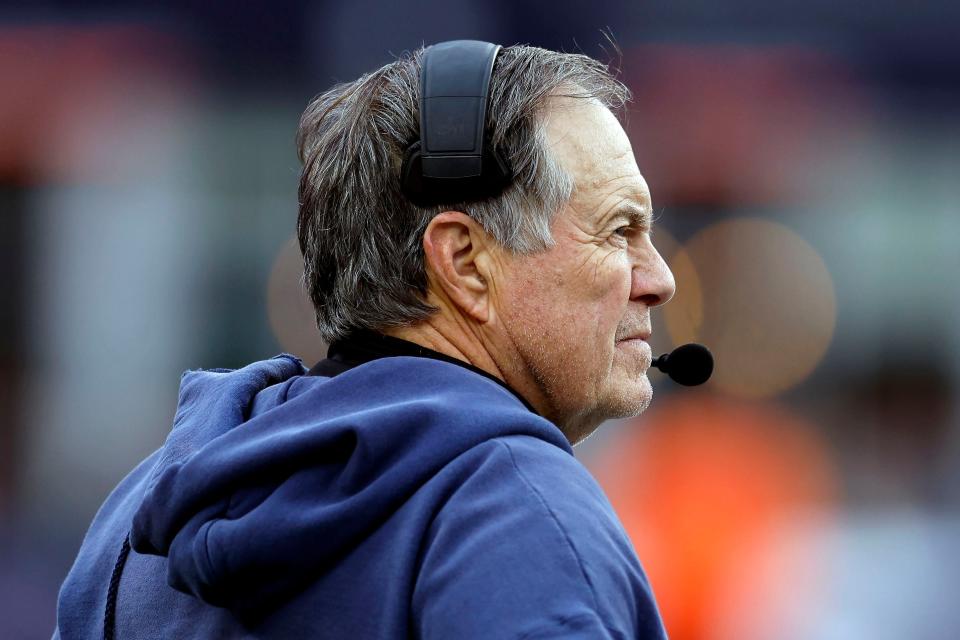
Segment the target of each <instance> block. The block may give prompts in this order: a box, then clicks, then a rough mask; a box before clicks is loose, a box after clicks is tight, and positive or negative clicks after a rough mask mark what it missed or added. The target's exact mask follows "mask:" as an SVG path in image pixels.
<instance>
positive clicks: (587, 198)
mask: <svg viewBox="0 0 960 640" xmlns="http://www.w3.org/2000/svg"><path fill="white" fill-rule="evenodd" d="M544 125H545V130H546V137H547V145H548V146H549V147H550V150H551V152H552V153H553V154H554V157H555V158H556V159H557V160H558V161H559V162H560V164H561V166H562V167H563V168H564V169H565V170H566V171H567V173H568V174H569V175H570V176H571V177H572V178H573V179H574V183H575V195H574V200H576V201H579V202H580V203H581V204H591V205H596V204H599V202H598V201H602V200H605V199H609V198H611V197H616V196H622V197H623V198H625V199H630V200H634V201H636V203H637V204H639V205H641V206H643V205H647V206H649V202H650V194H649V189H648V187H647V183H646V181H645V180H644V179H643V176H642V175H641V174H640V169H639V168H638V167H637V161H636V159H635V158H634V156H633V148H632V146H631V145H630V139H629V138H628V137H627V134H626V132H625V131H624V130H623V127H622V126H621V125H620V123H619V122H618V121H617V118H616V117H615V116H614V115H613V113H611V112H610V110H609V109H607V108H606V107H605V106H603V104H601V103H600V102H599V101H598V100H596V99H592V98H591V99H584V98H570V97H554V98H551V100H550V103H549V106H548V108H547V110H546V113H545V115H544Z"/></svg>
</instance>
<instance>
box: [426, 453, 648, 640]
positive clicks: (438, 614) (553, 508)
mask: <svg viewBox="0 0 960 640" xmlns="http://www.w3.org/2000/svg"><path fill="white" fill-rule="evenodd" d="M477 449H481V451H477V452H475V454H474V456H473V457H474V460H473V468H472V469H471V471H470V473H469V474H468V475H467V476H466V477H465V479H464V480H463V481H462V482H461V483H459V484H458V485H457V486H456V489H455V490H454V492H453V493H452V495H451V496H450V497H449V499H448V500H447V502H446V503H445V505H444V506H443V508H442V509H441V510H440V512H439V513H438V514H437V515H436V517H435V519H434V522H433V524H432V526H431V528H430V530H429V533H428V536H427V540H426V543H425V551H424V552H423V558H422V563H421V566H420V571H419V574H418V577H417V582H416V585H415V588H414V596H413V611H414V625H415V628H416V630H417V631H418V635H419V637H421V638H424V639H427V640H435V639H441V638H443V639H446V638H462V639H464V640H470V639H473V638H477V639H479V638H504V639H506V638H516V639H521V638H522V639H525V640H526V639H533V638H571V639H572V638H591V639H596V638H600V639H607V638H609V639H615V640H621V639H626V638H665V634H664V633H663V627H662V624H661V623H660V618H659V615H658V614H657V612H656V605H655V603H654V601H653V596H652V593H651V592H650V589H649V585H648V584H647V582H646V577H645V576H643V572H642V569H640V565H639V561H637V559H636V554H634V553H633V549H632V547H631V546H630V543H629V541H628V540H627V539H626V534H625V533H624V532H623V528H622V526H620V525H619V521H617V520H616V516H615V515H614V514H613V510H612V508H611V507H610V506H609V503H608V502H607V501H606V499H605V497H604V496H603V493H602V491H601V490H600V488H599V486H597V485H596V482H594V481H593V478H592V477H591V476H590V474H589V473H588V472H587V471H586V469H585V468H584V467H583V466H582V465H580V463H579V462H577V461H576V459H575V458H574V457H573V456H571V455H570V454H569V453H567V452H566V451H563V450H561V449H559V448H557V447H555V446H553V445H551V444H549V443H546V442H544V441H542V440H538V439H536V438H532V437H527V436H511V437H507V438H498V439H496V440H492V441H490V442H488V443H486V444H485V445H483V446H482V447H478V448H477Z"/></svg>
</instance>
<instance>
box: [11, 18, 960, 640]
mask: <svg viewBox="0 0 960 640" xmlns="http://www.w3.org/2000/svg"><path fill="white" fill-rule="evenodd" d="M958 22H960V4H958V3H955V2H947V1H946V0H942V1H935V2H926V3H911V4H909V5H908V4H905V3H902V2H893V1H890V0H878V1H876V2H872V3H854V2H836V1H835V0H806V2H803V3H769V2H765V1H761V0H728V1H726V2H723V3H716V2H708V1H706V0H700V1H693V0H687V1H681V0H672V1H667V0H659V1H642V2H641V1H635V0H634V1H630V2H627V1H626V0H620V1H612V2H592V3H582V2H574V1H572V0H552V1H550V2H520V1H516V0H483V1H481V0H444V1H443V2H440V1H439V0H434V1H431V2H421V3H412V2H404V3H389V2H381V1H378V0H352V1H350V2H305V1H274V2H271V3H206V2H199V1H197V0H180V1H173V2H163V3H160V2H148V1H145V0H132V1H128V2H124V3H111V2H97V1H94V2H85V3H82V6H80V3H70V2H62V1H60V2H52V1H46V0H36V1H34V2H31V3H29V5H26V3H24V6H22V7H17V6H11V5H9V4H4V5H3V7H2V8H0V77H2V79H3V84H2V90H0V267H2V273H3V284H2V286H0V310H2V313H0V592H2V593H3V594H4V596H3V598H2V599H0V637H2V638H46V637H49V636H50V634H51V632H52V630H53V626H54V623H55V608H56V596H57V590H58V588H59V585H60V582H61V581H62V580H63V578H64V576H65V575H66V573H67V571H68V570H69V568H70V565H71V563H72V560H73V558H74V555H75V554H76V552H77V550H78V548H79V546H80V543H81V540H82V537H83V534H84V532H85V530H86V527H87V526H88V524H89V522H90V520H91V519H92V517H93V515H94V513H95V511H96V509H97V507H98V506H99V505H100V503H101V502H102V501H103V499H104V498H105V497H106V495H107V494H108V492H109V491H110V490H111V489H112V488H113V486H114V485H115V484H116V483H117V482H118V481H119V480H120V479H121V478H122V477H123V476H124V475H125V474H126V473H127V472H128V470H130V469H131V468H132V467H133V466H134V465H135V464H136V462H138V461H139V460H140V459H141V458H142V457H144V456H146V455H147V454H148V453H149V452H151V451H152V450H153V449H155V448H156V447H158V446H160V444H161V443H162V442H163V440H164V438H165V436H166V433H167V432H168V430H169V427H170V423H171V420H172V416H173V411H174V405H175V402H176V397H177V387H178V381H179V376H180V373H181V372H182V371H183V370H185V369H187V368H197V367H236V366H242V365H243V364H246V363H247V362H249V361H252V360H255V359H262V358H265V357H269V356H272V355H274V354H275V353H277V352H279V351H281V350H285V351H290V352H293V353H296V354H297V355H299V356H301V357H302V358H303V359H304V361H305V362H306V363H307V365H308V366H309V365H311V364H313V362H315V361H316V360H317V359H319V358H320V357H321V356H322V355H323V354H324V352H325V350H324V346H323V345H321V344H320V343H319V341H318V338H317V337H316V334H315V331H314V328H313V321H312V314H311V312H310V308H309V305H308V304H307V303H306V301H305V298H304V296H303V295H302V294H301V291H300V288H299V282H298V277H299V275H300V272H301V267H300V265H299V251H298V249H297V247H296V245H295V244H294V243H293V240H292V238H293V230H294V226H295V220H296V205H297V202H296V184H297V178H298V171H299V165H298V161H297V159H296V154H295V149H294V142H293V138H294V133H295V131H296V127H297V122H298V117H299V114H300V112H301V111H302V110H303V108H304V107H305V106H306V104H307V102H308V101H309V100H310V98H311V97H312V96H313V95H315V94H316V93H318V92H320V91H322V90H323V89H325V88H327V87H328V86H330V85H331V84H333V83H334V82H336V81H346V80H351V79H353V78H355V77H357V76H358V75H359V74H361V73H362V72H365V71H369V70H372V69H374V68H376V67H378V66H380V65H382V64H385V63H387V62H389V61H390V60H392V59H393V58H394V57H395V56H396V55H398V54H400V53H401V52H403V51H404V50H409V49H412V48H415V47H417V46H419V45H420V44H421V43H424V42H425V43H428V44H429V43H431V42H436V41H440V40H448V39H455V38H477V39H486V40H492V41H496V42H500V43H503V44H513V43H529V44H535V45H539V46H544V47H548V48H553V49H559V50H565V51H570V52H583V53H587V54H589V55H592V56H595V57H598V58H599V59H601V60H603V61H605V62H609V63H611V64H612V65H613V66H614V67H616V68H618V69H619V70H620V75H621V77H622V78H623V79H624V80H625V81H626V82H627V83H628V84H629V85H630V86H631V88H632V89H633V91H634V93H635V101H634V102H633V104H632V105H631V106H630V109H629V111H628V113H627V122H626V126H627V129H628V132H629V134H630V136H631V139H632V141H633V145H634V150H635V152H636V156H637V160H638V162H639V165H640V169H641V171H642V172H643V173H644V174H645V176H646V178H647V181H648V182H649V184H650V185H651V188H652V191H653V198H654V205H655V209H656V212H657V216H658V223H657V229H656V231H655V234H654V240H655V243H656V244H657V245H658V247H659V248H660V250H661V252H662V253H663V254H664V256H665V257H666V258H667V259H668V261H669V263H670V265H671V267H672V268H673V270H674V272H675V274H676V278H677V282H678V293H677V296H676V298H675V299H674V301H673V302H671V303H670V304H669V305H667V307H665V308H664V309H663V311H661V312H660V313H658V314H657V315H656V318H655V340H656V351H657V352H658V353H659V352H663V351H666V350H668V349H670V348H671V347H672V346H674V345H676V344H680V343H683V342H686V341H690V340H698V341H702V342H704V343H706V344H708V345H710V347H711V348H712V349H713V351H714V353H715V355H716V357H717V363H718V365H717V371H716V373H715V375H714V378H713V379H712V380H711V381H710V382H709V383H708V384H706V385H705V386H704V387H702V388H698V389H696V390H688V389H679V388H677V387H676V386H674V385H673V384H672V383H671V382H670V381H669V380H664V379H663V378H662V377H661V376H660V375H659V374H658V373H656V372H654V373H651V378H654V379H655V386H656V399H655V401H654V405H653V408H652V409H651V410H650V411H649V412H647V413H646V414H644V416H643V417H642V418H640V419H638V420H635V421H631V422H627V423H618V424H610V425H607V426H605V427H604V428H603V429H601V430H600V431H599V432H598V433H597V434H595V435H594V436H593V437H591V438H590V439H589V440H588V441H587V442H586V443H584V444H583V445H582V446H580V447H578V449H577V455H578V457H579V458H580V459H581V460H582V461H583V462H584V463H585V464H587V466H588V467H589V468H590V469H591V471H592V472H593V473H594V475H595V476H596V477H597V478H598V480H599V481H600V482H601V484H602V485H603V486H604V488H605V489H606V491H607V492H608V494H609V496H610V498H611V501H612V502H613V503H614V505H615V507H616V509H617V511H618V513H619V514H620V516H621V518H622V520H623V522H624V524H625V526H626V527H627V529H628V531H629V533H630V535H631V537H632V539H633V541H634V544H635V546H636V548H637V551H638V553H639V555H640V558H641V560H642V562H643V563H644V566H645V567H646V569H647V571H648V573H649V576H650V579H651V581H652V583H653V587H654V590H655V592H656V595H657V597H658V600H659V603H660V606H661V609H662V612H663V615H664V618H665V621H666V625H667V629H668V631H669V632H670V634H671V637H672V638H674V640H701V639H702V640H721V639H722V640H727V639H731V640H732V639H737V640H752V639H757V640H760V639H776V640H784V639H786V640H791V639H804V640H819V639H823V640H834V639H836V640H839V639H847V638H850V639H861V638H871V639H886V638H891V639H893V638H896V639H900V638H906V637H909V638H912V639H927V638H956V637H958V636H960V608H958V607H957V606H956V602H955V601H956V594H957V593H960V554H957V553H956V551H955V545H956V543H957V540H958V539H960V538H958V536H960V465H958V462H960V419H958V416H960V414H958V399H960V393H958V392H960V388H958V387H960V383H958V380H960V375H958V374H960V370H958V364H957V363H958V361H960V360H958V356H960V325H958V323H957V318H958V315H960V314H958V311H960V287H958V286H957V278H958V275H960V251H958V249H957V240H958V238H960V221H958V216H957V213H958V207H957V202H960V179H958V178H960V45H958V42H957V41H958V37H957V36H958V33H957V30H956V25H957V24H958ZM605 33H607V34H610V35H611V36H612V37H613V39H614V40H615V41H616V42H617V43H618V45H619V47H620V49H621V50H622V53H621V54H618V53H617V52H616V51H615V50H614V49H613V48H612V47H611V46H610V44H609V42H608V39H607V37H606V35H604V34H605Z"/></svg>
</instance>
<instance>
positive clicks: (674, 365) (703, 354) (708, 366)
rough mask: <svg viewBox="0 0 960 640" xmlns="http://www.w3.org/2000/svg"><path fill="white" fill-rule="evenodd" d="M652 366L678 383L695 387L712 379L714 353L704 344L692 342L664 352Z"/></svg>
mask: <svg viewBox="0 0 960 640" xmlns="http://www.w3.org/2000/svg"><path fill="white" fill-rule="evenodd" d="M650 366H651V367H656V368H657V369H660V371H663V372H664V373H665V374H667V375H668V376H670V379H671V380H673V381H674V382H676V383H678V384H682V385H685V386H688V387H693V386H696V385H698V384H703V383H704V382H706V381H707V380H709V379H710V374H712V373H713V354H711V353H710V350H709V349H707V348H706V347H705V346H703V345H702V344H697V343H696V342H691V343H690V344H684V345H680V346H679V347H677V348H676V349H674V350H673V351H671V352H670V353H665V354H663V355H662V356H660V357H659V358H657V359H656V360H654V361H653V362H651V363H650Z"/></svg>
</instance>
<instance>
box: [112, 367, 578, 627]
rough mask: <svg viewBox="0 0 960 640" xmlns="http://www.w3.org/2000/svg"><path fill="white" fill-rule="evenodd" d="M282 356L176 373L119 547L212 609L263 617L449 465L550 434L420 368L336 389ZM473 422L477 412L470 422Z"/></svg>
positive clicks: (494, 388)
mask: <svg viewBox="0 0 960 640" xmlns="http://www.w3.org/2000/svg"><path fill="white" fill-rule="evenodd" d="M304 373H305V370H304V367H303V365H302V364H301V362H300V361H299V360H298V359H297V358H295V357H293V356H290V355H286V354H282V355H279V356H276V357H275V358H272V359H270V360H265V361H262V362H257V363H254V364H251V365H249V366H247V367H245V368H243V369H238V370H235V371H227V370H209V371H188V372H187V373H185V374H184V376H183V379H182V381H181V387H180V396H179V403H178V408H177V412H176V416H175V418H174V426H173V430H172V431H171V433H170V435H169V437H168V438H167V441H166V443H165V444H164V447H163V449H162V451H161V453H160V456H159V458H158V461H157V463H156V465H155V467H154V468H153V470H152V471H151V473H150V475H149V479H148V481H147V483H146V487H145V493H144V497H143V500H142V502H141V503H140V505H139V507H138V509H137V510H136V513H135V515H134V519H133V526H132V530H131V534H130V541H131V545H132V547H133V549H134V550H136V551H137V552H139V553H146V554H154V555H160V556H166V557H167V558H168V562H167V567H168V582H169V584H170V585H171V586H173V587H174V588H176V589H178V590H180V591H183V592H185V593H191V594H193V595H195V596H196V597H198V598H200V599H202V600H203V601H205V602H208V603H210V604H213V605H216V606H221V607H228V608H231V609H241V608H243V609H262V608H263V607H269V606H270V605H271V603H273V602H276V601H279V600H280V599H282V598H285V597H288V596H289V594H290V593H291V592H293V591H295V590H297V589H300V588H302V587H303V586H304V580H308V579H315V578H316V576H317V575H322V574H323V573H324V572H325V570H326V569H327V568H330V567H332V566H333V565H334V564H335V563H336V562H337V560H338V559H340V558H342V557H343V556H345V555H346V554H348V553H350V552H351V551H352V550H353V549H354V548H355V547H357V546H358V545H359V544H362V542H363V540H365V539H366V538H367V537H369V536H370V534H371V533H373V532H374V531H376V530H377V528H378V527H379V526H380V525H381V524H383V522H385V521H386V520H387V519H388V518H389V517H390V516H391V514H392V513H394V512H395V511H396V510H397V509H398V508H399V507H400V506H402V505H403V503H404V502H405V501H407V500H408V499H409V498H410V497H411V496H412V495H413V494H414V493H415V492H416V491H417V490H418V488H420V487H421V486H422V485H423V484H424V483H425V482H426V481H428V480H429V479H430V478H431V477H433V476H434V475H435V474H436V473H437V471H439V470H440V469H441V468H442V467H443V466H444V465H445V464H447V463H448V462H449V461H450V460H452V459H454V458H455V457H457V456H458V455H460V454H461V453H463V452H465V451H467V450H468V449H470V448H471V447H473V446H476V445H477V444H479V443H481V442H484V441H486V440H488V439H490V438H493V437H498V436H504V435H514V434H528V435H535V436H537V437H539V438H542V439H544V440H548V441H549V442H551V443H553V444H555V445H556V446H558V447H561V448H563V449H565V450H566V451H568V452H572V449H571V448H570V445H569V443H568V442H567V441H566V439H565V438H564V437H563V435H562V434H561V433H560V431H559V430H558V429H557V428H556V427H555V426H553V425H552V424H551V423H549V422H548V421H546V420H543V419H542V418H539V417H538V416H536V415H535V414H533V413H531V412H529V411H528V410H527V409H526V408H525V407H524V406H523V405H522V403H521V402H520V401H519V400H518V399H517V398H516V397H515V396H513V395H512V394H511V393H510V392H509V391H507V390H505V389H504V388H502V387H501V386H499V385H498V384H496V383H495V382H493V381H491V380H487V379H486V378H484V377H483V376H480V375H477V374H475V373H472V372H470V371H468V370H467V369H465V368H463V367H460V366H457V365H454V364H449V363H446V362H441V361H437V360H429V359H425V358H412V357H393V358H383V359H380V360H375V361H373V362H369V363H366V364H363V365H360V366H358V367H356V368H354V369H351V370H349V371H347V372H345V373H342V374H340V375H338V376H336V377H334V378H323V377H317V376H305V375H303V374H304ZM479 407H482V411H481V410H474V409H476V408H479Z"/></svg>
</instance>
